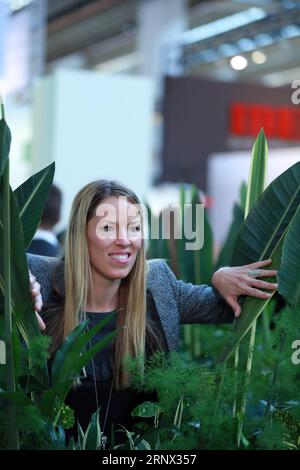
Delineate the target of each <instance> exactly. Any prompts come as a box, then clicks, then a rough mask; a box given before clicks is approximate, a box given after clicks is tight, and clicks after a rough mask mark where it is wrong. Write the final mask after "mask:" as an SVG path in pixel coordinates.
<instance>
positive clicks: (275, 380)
mask: <svg viewBox="0 0 300 470" xmlns="http://www.w3.org/2000/svg"><path fill="white" fill-rule="evenodd" d="M285 338H286V333H285V332H283V333H282V335H281V339H280V346H279V354H278V360H277V362H276V364H275V367H274V371H273V377H272V385H271V393H270V396H269V398H268V402H267V406H266V411H265V417H266V418H267V419H268V417H269V415H270V410H271V405H272V402H273V400H274V396H275V386H276V382H277V378H278V373H279V364H280V358H281V355H282V351H283V347H284V343H285Z"/></svg>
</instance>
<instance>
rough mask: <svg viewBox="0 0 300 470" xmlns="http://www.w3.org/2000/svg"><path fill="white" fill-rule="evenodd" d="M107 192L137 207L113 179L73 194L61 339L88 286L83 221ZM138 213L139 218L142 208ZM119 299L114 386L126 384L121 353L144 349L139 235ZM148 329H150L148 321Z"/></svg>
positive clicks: (79, 315)
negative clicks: (133, 258)
mask: <svg viewBox="0 0 300 470" xmlns="http://www.w3.org/2000/svg"><path fill="white" fill-rule="evenodd" d="M110 196H116V197H118V196H126V197H127V199H128V201H129V202H131V203H133V204H137V205H138V206H139V207H140V208H141V205H140V201H139V199H138V197H137V196H136V195H135V194H134V193H133V192H132V191H131V190H130V189H128V188H126V187H125V186H123V185H122V184H120V183H118V182H116V181H107V180H99V181H94V182H92V183H90V184H88V185H86V186H85V187H84V188H83V189H82V190H81V191H80V192H79V193H78V194H77V196H76V197H75V199H74V202H73V205H72V209H71V214H70V219H69V223H68V228H67V232H66V238H65V267H64V276H65V302H64V309H63V326H62V331H61V340H63V339H65V338H66V336H67V335H68V334H69V333H70V332H71V331H72V330H73V329H74V328H75V327H76V326H77V325H78V324H79V323H80V322H81V321H82V320H83V319H84V310H85V305H86V301H87V295H88V292H89V289H90V288H91V286H92V278H91V267H90V260H89V253H88V244H87V233H86V231H87V223H88V221H89V220H90V219H91V218H92V217H93V216H94V215H95V211H96V208H97V206H98V205H99V204H100V203H101V201H103V200H104V199H105V198H107V197H110ZM140 215H141V218H142V217H143V214H142V209H141V210H140ZM142 227H143V221H142ZM142 234H143V230H142ZM119 303H120V305H119V306H120V308H121V310H120V313H119V314H118V320H117V327H118V329H119V333H118V335H117V336H116V340H115V348H114V350H115V352H114V382H115V386H116V388H120V387H126V386H128V384H129V376H128V373H127V371H126V370H125V368H124V366H123V359H124V357H126V356H127V355H130V356H132V357H143V356H144V351H145V337H146V260H145V245H144V237H143V236H142V244H141V248H140V250H139V252H138V254H137V258H136V261H135V264H134V266H133V268H132V270H131V272H130V273H129V275H128V276H127V277H126V278H125V279H122V281H121V285H120V290H119ZM149 329H150V330H151V327H150V325H149Z"/></svg>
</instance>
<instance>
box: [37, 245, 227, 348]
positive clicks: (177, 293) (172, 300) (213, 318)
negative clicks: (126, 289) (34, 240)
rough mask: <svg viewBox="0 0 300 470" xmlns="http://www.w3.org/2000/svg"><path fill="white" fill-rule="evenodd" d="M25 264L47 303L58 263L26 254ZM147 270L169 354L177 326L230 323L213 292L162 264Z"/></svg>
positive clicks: (157, 262) (154, 263)
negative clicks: (26, 260)
mask: <svg viewBox="0 0 300 470" xmlns="http://www.w3.org/2000/svg"><path fill="white" fill-rule="evenodd" d="M28 263H29V269H30V271H31V272H32V274H33V275H34V276H35V277H36V279H37V281H38V282H39V283H40V284H41V293H42V297H43V301H44V302H45V303H46V302H47V301H48V300H49V298H50V295H51V292H52V272H53V269H54V267H55V266H56V265H57V263H58V260H57V259H56V258H48V257H45V256H37V255H31V254H28ZM148 268H149V269H148V273H147V289H149V290H150V291H151V293H152V296H153V299H154V302H155V306H156V309H157V312H158V315H159V317H160V320H161V324H162V327H163V330H164V333H165V337H166V340H167V343H168V347H169V350H170V351H174V350H175V349H176V348H177V346H178V341H179V325H180V323H214V324H217V323H230V322H232V321H233V319H234V315H233V311H232V309H231V308H230V307H229V305H228V304H227V303H226V302H225V300H224V299H223V297H221V295H220V294H219V293H218V292H217V291H216V290H215V289H214V288H212V287H210V286H207V285H197V286H196V285H193V284H190V283H185V282H183V281H178V280H177V279H176V277H175V275H174V274H173V272H172V271H171V269H170V268H169V266H168V265H167V264H166V262H165V261H164V260H160V259H155V260H151V261H148ZM61 282H62V283H63V277H62V278H61Z"/></svg>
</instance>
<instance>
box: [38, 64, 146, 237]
mask: <svg viewBox="0 0 300 470" xmlns="http://www.w3.org/2000/svg"><path fill="white" fill-rule="evenodd" d="M33 102H34V108H33V118H34V121H33V129H34V132H33V173H35V172H36V171H38V170H40V169H41V168H43V167H45V166H46V165H48V164H49V163H50V162H52V161H55V164H56V171H55V178H54V182H55V183H56V184H57V185H58V186H59V187H60V188H61V189H62V191H63V211H62V222H61V224H60V226H59V227H58V228H64V226H65V224H66V221H67V217H68V214H69V211H70V206H71V202H72V200H73V198H74V196H75V194H76V193H77V192H78V190H79V189H80V188H81V187H82V186H83V185H85V184H86V183H88V182H90V181H93V180H95V179H100V178H108V179H115V180H119V181H121V182H123V183H125V184H126V185H128V186H129V187H130V188H132V189H133V190H134V191H136V192H137V194H138V195H139V196H140V197H141V198H142V199H143V197H144V195H145V194H146V193H147V190H148V188H149V187H150V185H151V179H152V171H151V167H152V162H151V161H152V131H153V83H152V81H151V79H149V78H145V77H132V76H120V75H118V76H115V75H114V76H109V75H104V74H100V73H99V72H91V71H70V70H68V71H67V70H58V71H56V72H54V73H53V75H51V76H48V77H45V78H42V79H40V80H39V81H38V82H37V83H36V86H35V89H34V100H33Z"/></svg>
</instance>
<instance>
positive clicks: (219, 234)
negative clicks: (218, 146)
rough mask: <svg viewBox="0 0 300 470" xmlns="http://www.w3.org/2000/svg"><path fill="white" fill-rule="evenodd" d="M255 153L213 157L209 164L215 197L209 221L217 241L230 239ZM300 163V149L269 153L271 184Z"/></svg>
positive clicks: (210, 182)
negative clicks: (243, 184)
mask: <svg viewBox="0 0 300 470" xmlns="http://www.w3.org/2000/svg"><path fill="white" fill-rule="evenodd" d="M250 160H251V152H244V151H243V152H224V153H217V154H213V155H211V156H210V158H209V161H208V195H209V196H210V197H211V201H212V202H211V207H210V209H209V218H210V222H211V224H212V229H213V233H214V238H215V241H216V243H217V244H218V245H222V244H223V243H224V241H225V239H226V235H227V233H228V229H229V226H230V223H231V221H232V216H233V214H232V212H233V206H234V203H235V202H238V201H239V191H240V186H241V184H242V182H243V181H245V182H247V181H248V178H249V172H250ZM298 161H300V147H289V148H277V149H272V150H269V159H268V169H267V184H269V183H270V182H271V181H272V180H274V179H275V178H276V177H277V176H279V175H280V174H281V173H283V172H284V171H285V170H287V169H288V168H289V167H290V166H292V165H293V164H294V163H297V162H298Z"/></svg>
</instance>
